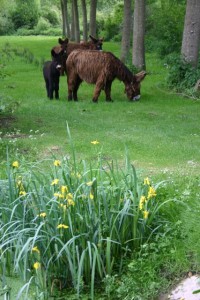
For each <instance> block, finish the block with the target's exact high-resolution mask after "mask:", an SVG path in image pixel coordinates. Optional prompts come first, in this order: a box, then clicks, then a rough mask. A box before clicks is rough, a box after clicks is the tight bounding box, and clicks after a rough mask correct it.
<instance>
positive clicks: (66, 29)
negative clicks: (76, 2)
mask: <svg viewBox="0 0 200 300" xmlns="http://www.w3.org/2000/svg"><path fill="white" fill-rule="evenodd" d="M60 2H61V12H62V24H63V26H62V27H63V30H62V32H63V36H64V37H68V38H69V39H70V26H69V18H68V5H67V0H61V1H60Z"/></svg>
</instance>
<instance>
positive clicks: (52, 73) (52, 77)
mask: <svg viewBox="0 0 200 300" xmlns="http://www.w3.org/2000/svg"><path fill="white" fill-rule="evenodd" d="M62 52H63V50H62V51H61V52H60V53H59V54H57V53H55V52H54V50H51V55H52V61H46V62H45V63H44V66H43V76H44V80H45V83H46V90H47V97H48V98H49V99H53V94H54V92H55V98H56V99H59V81H60V71H61V63H62Z"/></svg>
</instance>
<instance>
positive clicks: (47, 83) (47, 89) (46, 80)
mask: <svg viewBox="0 0 200 300" xmlns="http://www.w3.org/2000/svg"><path fill="white" fill-rule="evenodd" d="M45 83H46V91H47V97H48V98H49V81H48V79H47V78H46V79H45Z"/></svg>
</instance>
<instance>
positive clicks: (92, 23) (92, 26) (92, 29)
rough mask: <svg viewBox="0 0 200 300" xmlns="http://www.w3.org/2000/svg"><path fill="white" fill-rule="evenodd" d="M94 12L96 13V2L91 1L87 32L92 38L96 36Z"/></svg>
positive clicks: (94, 0) (95, 0)
mask: <svg viewBox="0 0 200 300" xmlns="http://www.w3.org/2000/svg"><path fill="white" fill-rule="evenodd" d="M96 11H97V0H91V2H90V29H89V32H90V34H91V35H92V36H96Z"/></svg>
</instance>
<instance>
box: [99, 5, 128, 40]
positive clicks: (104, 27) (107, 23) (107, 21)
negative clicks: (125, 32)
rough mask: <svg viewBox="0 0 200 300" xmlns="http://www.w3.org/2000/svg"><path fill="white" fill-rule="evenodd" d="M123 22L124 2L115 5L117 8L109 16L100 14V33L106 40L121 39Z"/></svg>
mask: <svg viewBox="0 0 200 300" xmlns="http://www.w3.org/2000/svg"><path fill="white" fill-rule="evenodd" d="M122 22H123V4H122V3H120V4H118V5H116V6H115V9H114V11H113V12H112V13H110V14H109V15H108V16H107V18H105V15H103V16H99V21H98V24H99V25H100V26H98V34H99V35H101V36H103V37H104V38H105V40H109V41H112V40H115V41H121V30H122Z"/></svg>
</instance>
